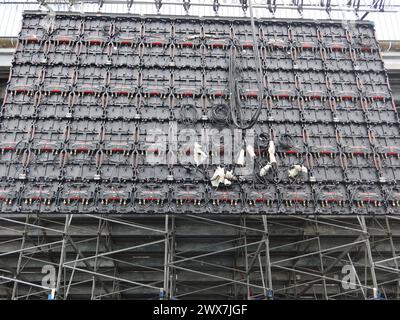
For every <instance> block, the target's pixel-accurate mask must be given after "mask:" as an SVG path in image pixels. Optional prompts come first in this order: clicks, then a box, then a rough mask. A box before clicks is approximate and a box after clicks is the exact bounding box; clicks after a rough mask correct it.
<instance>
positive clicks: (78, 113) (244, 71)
mask: <svg viewBox="0 0 400 320" xmlns="http://www.w3.org/2000/svg"><path fill="white" fill-rule="evenodd" d="M256 37H257V42H258V43H257V46H258V50H259V52H260V56H261V61H262V69H263V82H264V83H263V88H264V89H263V92H262V93H260V92H259V89H258V86H257V67H256V62H255V61H256V60H255V58H254V49H255V45H254V43H253V38H252V32H251V27H250V21H249V20H248V19H241V20H240V19H239V20H230V19H221V18H218V19H217V18H169V17H162V18H160V17H146V16H144V17H143V16H141V17H139V16H132V15H129V16H127V15H114V16H112V15H87V16H82V15H79V14H64V13H58V14H56V15H55V17H54V18H52V19H49V17H48V16H45V15H43V14H40V13H26V14H25V15H24V19H23V26H22V30H21V33H20V37H19V41H18V45H17V51H16V54H15V59H14V63H13V67H12V72H11V74H10V79H9V83H8V88H7V94H6V97H5V100H4V104H3V106H2V109H1V126H0V149H1V156H0V200H1V201H0V206H1V211H2V212H18V211H19V212H104V213H119V212H121V213H123V212H137V213H243V212H244V213H254V214H257V213H268V214H277V213H288V214H313V213H323V214H330V213H332V214H384V213H398V212H399V210H398V206H399V205H400V188H399V187H398V186H397V182H398V181H399V176H400V160H399V158H400V142H399V140H400V132H399V130H400V127H399V118H398V114H397V109H396V106H395V105H394V102H393V98H392V92H391V89H390V86H389V83H388V79H387V74H386V71H385V69H384V66H383V62H382V58H381V55H380V50H379V46H378V43H377V41H376V39H375V33H374V28H373V26H372V25H371V24H369V23H366V22H360V23H358V22H357V23H355V24H354V25H353V26H352V28H351V29H345V28H344V27H343V26H342V24H340V23H339V22H331V21H330V22H325V21H319V22H316V21H313V22H311V21H282V20H257V21H256ZM234 53H235V56H237V58H236V61H235V63H236V64H237V65H240V79H238V81H237V82H238V87H239V95H240V101H241V107H242V117H243V119H244V120H247V121H250V119H251V118H252V116H253V115H254V113H255V111H256V110H257V107H258V100H257V98H258V96H259V95H262V103H263V106H262V109H261V113H260V117H259V119H258V122H257V123H256V125H255V126H254V131H255V145H256V154H257V158H256V162H255V164H254V170H251V173H248V172H247V173H244V174H241V168H240V167H238V166H235V165H233V166H228V165H226V168H229V169H233V170H234V173H235V175H237V176H238V177H239V176H240V178H239V180H238V181H234V183H232V184H231V185H230V186H219V187H218V188H215V187H212V186H211V184H210V178H211V176H212V175H213V172H214V171H215V170H216V168H217V167H218V166H221V165H222V166H224V164H223V163H222V164H221V163H218V164H217V163H215V161H212V160H213V158H214V157H215V158H216V159H217V157H221V156H223V155H224V151H223V150H220V152H219V154H217V155H216V154H215V153H213V152H212V151H211V148H210V145H209V141H206V142H204V141H203V140H202V139H203V137H202V133H204V132H219V131H220V130H221V129H225V130H226V129H234V126H233V124H232V123H229V114H228V113H227V111H226V107H227V106H229V104H230V101H229V98H230V91H229V83H230V81H231V80H232V79H230V76H229V64H230V60H231V59H232V56H234ZM238 53H239V54H238ZM221 106H225V109H224V108H222V112H225V116H226V117H225V118H226V119H222V121H221V119H220V118H218V117H216V111H218V110H217V108H220V107H221ZM219 111H221V109H219ZM155 129H157V130H161V131H162V132H164V133H168V134H169V133H171V131H174V130H175V131H176V132H178V133H179V135H178V141H177V143H175V142H174V143H171V141H167V143H166V144H165V148H162V147H160V148H158V147H155V148H149V147H148V146H149V144H150V145H152V146H154V141H155V140H154V139H155V138H156V137H155V133H154V130H155ZM193 129H194V130H195V131H194V132H195V133H194V135H195V136H196V138H197V139H196V140H197V142H199V143H200V144H201V145H202V147H203V148H204V150H205V151H206V152H207V154H208V156H209V159H208V160H209V161H207V163H206V164H202V165H200V166H198V167H197V166H194V165H190V161H189V160H191V159H193V152H194V150H193V145H192V144H190V145H189V144H185V143H186V140H185V139H186V136H189V135H192V137H191V138H192V139H193V133H192V131H191V130H193ZM213 130H214V131H213ZM215 130H216V131H215ZM186 133H187V134H186ZM231 135H232V138H234V135H235V133H234V131H233V130H232V133H231ZM152 139H153V140H152ZM288 139H289V142H290V143H288ZM266 140H267V141H268V140H273V141H274V142H275V145H276V156H277V161H278V167H277V168H276V170H273V171H271V172H270V173H269V174H268V175H266V176H264V177H260V176H259V174H258V173H259V171H260V166H263V165H265V164H266V163H267V157H266V153H267V152H266V151H267V150H266V148H267V147H266V144H265V141H266ZM185 145H187V147H186V148H185ZM233 149H234V150H233V151H232V155H231V156H232V158H237V155H238V152H239V151H240V146H239V149H237V148H233ZM176 150H180V151H179V152H180V153H182V154H181V157H180V161H179V162H178V163H172V162H168V161H167V162H162V161H159V162H157V161H158V160H157V159H165V158H163V157H162V156H163V155H164V156H165V157H166V158H167V159H169V158H168V157H169V156H171V154H172V153H173V152H174V151H176ZM182 150H183V151H182ZM149 153H153V155H154V159H155V161H156V162H155V164H154V162H153V163H152V164H149V163H148V162H146V159H148V156H149ZM225 155H226V154H225ZM246 156H247V160H249V159H248V158H249V157H248V155H246ZM185 157H186V160H187V161H185ZM294 165H302V166H304V167H306V168H307V171H308V172H307V174H303V175H300V176H299V177H297V178H289V176H288V171H289V170H290V169H291V168H293V166H294Z"/></svg>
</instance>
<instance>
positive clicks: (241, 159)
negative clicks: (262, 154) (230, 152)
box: [236, 149, 246, 166]
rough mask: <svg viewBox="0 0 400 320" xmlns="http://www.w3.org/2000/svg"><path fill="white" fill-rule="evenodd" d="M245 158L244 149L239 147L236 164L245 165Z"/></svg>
mask: <svg viewBox="0 0 400 320" xmlns="http://www.w3.org/2000/svg"><path fill="white" fill-rule="evenodd" d="M245 163H246V162H245V158H244V149H241V150H240V152H239V157H238V159H237V161H236V164H238V165H239V166H244V165H245Z"/></svg>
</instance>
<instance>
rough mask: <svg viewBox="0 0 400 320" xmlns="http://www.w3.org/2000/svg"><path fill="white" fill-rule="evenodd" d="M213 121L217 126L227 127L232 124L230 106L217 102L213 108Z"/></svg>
mask: <svg viewBox="0 0 400 320" xmlns="http://www.w3.org/2000/svg"><path fill="white" fill-rule="evenodd" d="M211 121H212V122H213V123H214V124H215V125H216V126H217V127H226V126H230V124H231V115H230V108H229V106H228V105H226V104H216V105H214V106H213V107H212V109H211Z"/></svg>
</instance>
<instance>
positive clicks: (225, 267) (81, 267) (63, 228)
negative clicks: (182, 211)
mask: <svg viewBox="0 0 400 320" xmlns="http://www.w3.org/2000/svg"><path fill="white" fill-rule="evenodd" d="M399 238H400V218H399V217H393V216H376V217H363V216H360V217H343V216H342V217H339V216H337V217H313V216H310V217H306V216H220V217H215V216H213V217H209V216H192V215H187V216H178V215H166V216H152V217H149V216H136V215H119V216H112V215H104V216H100V215H76V214H75V215H37V214H30V215H20V216H16V215H10V216H5V215H2V216H0V239H1V242H0V261H1V262H0V263H1V264H0V298H1V299H47V297H48V294H49V293H51V290H52V289H54V292H55V298H56V299H77V298H79V299H110V298H111V299H133V298H135V299H205V298H206V299H244V300H254V299H399V298H400V269H399V258H400V254H399V251H400V248H399V243H400V242H399ZM51 269H53V274H54V279H53V281H47V282H46V281H44V279H47V278H49V277H48V276H49V275H51V273H49V275H48V274H47V273H46V272H47V271H48V270H51ZM46 277H47V278H46ZM47 280H48V279H47Z"/></svg>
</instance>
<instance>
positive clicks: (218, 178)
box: [211, 167, 225, 187]
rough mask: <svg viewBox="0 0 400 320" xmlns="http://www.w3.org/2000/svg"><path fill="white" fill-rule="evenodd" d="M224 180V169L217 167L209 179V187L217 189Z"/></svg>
mask: <svg viewBox="0 0 400 320" xmlns="http://www.w3.org/2000/svg"><path fill="white" fill-rule="evenodd" d="M224 180H225V170H224V168H221V167H218V168H217V169H216V170H215V172H214V174H213V176H212V177H211V185H212V186H213V187H218V186H219V184H220V183H223V182H224Z"/></svg>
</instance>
